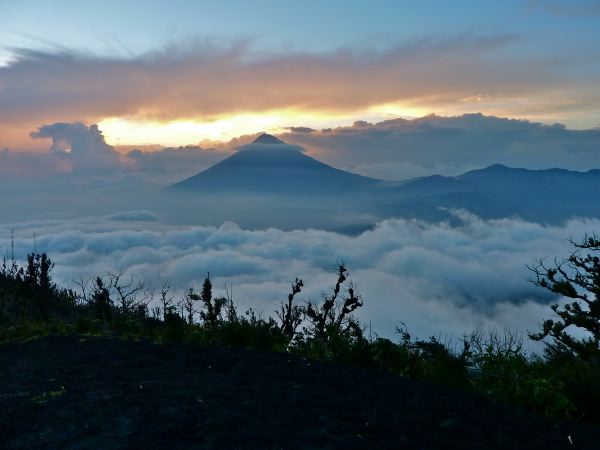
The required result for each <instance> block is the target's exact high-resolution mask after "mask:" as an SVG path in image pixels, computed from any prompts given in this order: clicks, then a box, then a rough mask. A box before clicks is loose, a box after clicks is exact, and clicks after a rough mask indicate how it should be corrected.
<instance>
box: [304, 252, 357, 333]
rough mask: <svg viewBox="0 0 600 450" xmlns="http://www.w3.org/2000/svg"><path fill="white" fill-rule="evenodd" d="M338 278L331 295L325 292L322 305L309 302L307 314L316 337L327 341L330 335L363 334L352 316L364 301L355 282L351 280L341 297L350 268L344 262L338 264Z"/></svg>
mask: <svg viewBox="0 0 600 450" xmlns="http://www.w3.org/2000/svg"><path fill="white" fill-rule="evenodd" d="M337 275H338V278H337V281H336V283H335V287H334V288H333V293H332V294H330V295H326V294H323V303H322V304H320V305H317V304H314V303H312V302H308V304H307V306H306V316H307V317H308V319H309V320H310V321H311V323H312V327H311V328H312V330H311V332H312V334H313V336H314V337H316V338H318V339H321V340H324V341H327V340H328V339H329V337H330V336H339V335H342V334H348V333H352V332H353V333H354V334H355V335H361V334H362V330H361V328H360V325H359V323H358V322H357V321H356V320H355V319H354V318H353V317H352V313H353V312H354V311H355V310H356V309H358V308H360V307H361V306H362V305H363V303H362V300H361V298H360V295H358V293H357V292H356V288H355V286H354V284H353V283H352V282H351V281H350V283H349V286H348V288H347V289H346V294H347V295H346V297H345V298H343V299H341V298H340V292H341V290H342V285H343V284H344V283H345V282H346V280H347V279H348V269H347V268H346V266H345V265H344V263H340V264H339V265H338V273H337Z"/></svg>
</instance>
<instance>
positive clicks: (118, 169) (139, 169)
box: [0, 122, 232, 190]
mask: <svg viewBox="0 0 600 450" xmlns="http://www.w3.org/2000/svg"><path fill="white" fill-rule="evenodd" d="M30 135H31V137H32V138H33V139H36V140H44V139H50V140H51V142H50V145H49V147H48V148H47V150H46V152H43V153H33V152H17V151H11V150H10V149H8V148H5V149H2V150H0V176H2V177H3V178H4V180H5V181H6V180H9V181H10V184H11V185H12V186H14V184H15V183H19V182H21V183H23V184H25V185H26V184H38V182H39V181H43V182H44V183H46V187H49V186H50V185H54V186H56V185H57V184H58V185H65V183H70V182H74V181H77V183H78V185H79V186H80V187H85V188H88V189H92V190H93V189H97V188H114V187H127V188H129V189H132V188H133V189H137V188H143V187H153V188H160V187H164V186H167V185H169V184H171V183H173V182H175V181H180V180H182V179H184V178H186V177H189V176H191V175H193V174H196V173H198V172H200V171H202V170H204V169H207V168H208V167H210V166H212V165H213V164H215V163H217V162H219V161H221V160H222V159H224V158H226V157H227V156H229V155H230V154H231V153H232V152H231V150H229V149H227V148H221V149H220V150H215V149H212V148H211V149H204V148H201V147H198V146H186V147H177V148H173V147H167V148H158V149H153V150H151V151H141V150H138V149H134V150H131V151H129V152H127V153H125V154H123V153H121V152H118V151H117V150H116V149H115V148H114V147H112V146H111V145H109V144H107V143H106V140H105V138H104V136H103V134H102V131H101V130H100V129H99V128H98V125H96V124H92V125H86V124H83V123H81V122H72V123H65V122H58V123H54V124H51V125H42V126H39V127H38V128H37V130H36V131H33V132H31V133H30ZM23 176H27V178H28V179H23ZM52 177H54V180H53V181H52V180H49V179H52ZM82 183H83V184H82ZM20 187H22V186H20Z"/></svg>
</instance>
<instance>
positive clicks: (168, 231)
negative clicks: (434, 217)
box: [0, 211, 600, 340]
mask: <svg viewBox="0 0 600 450" xmlns="http://www.w3.org/2000/svg"><path fill="white" fill-rule="evenodd" d="M454 214H455V215H456V216H457V217H458V218H459V219H460V224H459V225H458V226H450V225H449V224H446V223H437V224H431V223H426V222H422V221H418V220H403V219H393V220H386V221H383V222H381V223H378V224H377V225H376V226H375V228H373V229H372V230H369V231H366V232H364V233H362V234H360V235H356V236H349V235H344V234H339V233H334V232H328V231H322V230H316V229H307V230H295V231H281V230H278V229H273V228H271V229H263V230H245V229H241V228H240V227H239V226H237V225H236V224H234V223H232V222H226V223H224V224H223V225H222V226H220V227H211V226H177V225H168V224H164V223H163V222H161V220H160V218H159V217H157V216H155V215H154V214H153V213H151V212H148V211H127V212H122V213H119V214H114V215H111V216H105V217H103V218H101V219H98V218H87V219H86V218H83V219H79V220H64V221H62V220H56V221H37V222H24V223H19V224H13V225H3V226H2V228H0V251H2V252H3V253H4V254H5V255H9V254H10V246H11V229H14V235H15V238H14V249H15V250H14V251H15V255H16V257H17V258H19V259H22V258H23V257H24V256H25V255H26V254H27V253H28V252H31V251H33V250H34V249H35V250H37V251H38V252H47V253H48V254H49V255H50V256H51V258H52V260H53V261H54V262H55V263H56V267H55V269H54V277H55V279H56V281H57V282H58V283H59V284H61V285H63V286H69V287H71V286H74V281H76V280H81V279H82V278H83V279H86V278H89V277H92V276H95V275H106V273H107V272H113V273H114V272H122V271H125V272H126V273H127V274H133V275H135V276H136V277H138V278H140V279H141V280H143V281H144V283H145V284H146V285H147V286H148V287H153V288H157V289H158V288H160V286H161V285H162V283H163V282H165V281H169V282H170V283H171V286H172V288H173V292H174V293H175V294H176V295H177V296H180V295H181V294H183V293H184V292H185V291H186V290H187V289H189V288H190V287H196V288H198V287H200V286H201V282H202V280H203V278H204V277H205V276H206V274H207V272H210V276H211V279H212V280H213V283H214V287H215V291H216V294H217V295H218V294H224V293H225V288H226V287H228V288H231V287H232V288H233V297H234V299H235V300H236V302H238V305H239V307H240V310H242V311H245V310H246V309H247V308H248V307H250V306H252V307H253V308H254V309H255V310H259V311H263V312H264V314H265V315H269V314H272V313H273V311H274V309H275V308H276V306H277V305H278V303H279V302H280V301H282V300H283V299H285V298H286V297H287V293H288V291H289V287H290V282H291V281H292V280H293V279H294V278H295V277H300V278H302V279H303V280H304V284H305V288H304V290H303V292H302V294H301V295H299V301H305V300H308V299H312V300H318V299H319V298H320V296H321V295H322V292H324V291H325V292H326V291H328V290H329V289H330V288H331V286H332V285H333V283H334V281H335V270H336V264H337V263H338V262H339V261H343V262H344V263H345V264H347V266H348V268H349V270H350V275H351V278H352V279H353V281H354V283H355V284H356V285H357V286H358V290H359V291H360V293H361V294H362V296H363V299H364V307H363V308H362V309H361V310H359V311H360V313H359V317H360V318H361V319H362V320H363V321H364V323H365V324H370V325H371V330H372V331H373V332H376V333H378V334H379V335H381V336H386V337H390V338H396V335H395V328H396V326H398V325H399V324H400V322H404V323H405V324H406V325H407V327H408V329H409V331H410V332H411V333H412V334H413V335H414V336H419V337H424V338H425V337H428V336H431V335H435V336H438V337H441V338H443V339H457V338H460V337H461V336H462V335H463V334H464V333H465V332H469V331H472V330H475V329H478V328H481V329H489V328H496V329H499V330H503V329H510V330H514V331H517V332H520V333H525V332H526V331H527V330H530V331H533V330H536V329H537V327H538V325H539V323H540V321H541V320H542V319H544V318H547V317H548V316H549V313H550V312H551V311H550V308H549V305H550V304H552V303H554V302H556V301H557V299H556V298H554V297H553V296H551V295H550V294H549V293H547V292H545V291H543V290H540V289H539V288H537V287H535V286H534V285H533V284H532V283H530V282H528V279H529V278H530V277H531V272H530V271H529V270H528V269H527V267H526V266H527V265H528V264H532V263H535V261H536V260H537V259H539V258H549V261H550V262H551V261H552V260H553V258H554V257H564V256H567V255H568V253H569V252H570V251H571V249H572V248H571V244H570V243H569V241H568V239H569V238H570V237H572V238H574V239H579V238H580V237H582V236H583V235H584V234H585V233H590V232H593V231H594V230H598V229H600V220H598V219H594V220H585V219H574V220H571V221H569V222H567V223H566V224H564V225H563V226H544V225H541V224H537V223H531V222H526V221H523V220H520V219H501V220H482V219H480V218H478V217H475V216H473V215H471V214H469V213H467V212H464V211H456V212H454ZM34 236H35V238H34ZM526 340H527V339H526Z"/></svg>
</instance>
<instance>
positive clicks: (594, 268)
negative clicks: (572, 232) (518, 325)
mask: <svg viewBox="0 0 600 450" xmlns="http://www.w3.org/2000/svg"><path fill="white" fill-rule="evenodd" d="M571 243H572V244H573V245H574V246H575V248H576V250H575V251H573V252H572V253H571V254H570V255H569V257H568V258H567V259H566V260H556V259H555V260H554V265H553V266H552V267H548V266H546V265H545V263H544V261H543V260H540V261H539V262H538V263H537V264H535V265H534V266H531V267H529V269H530V270H531V271H532V272H533V273H534V274H535V279H533V280H532V282H533V283H534V284H535V285H537V286H540V287H542V288H544V289H547V290H549V291H551V292H554V293H556V294H559V295H561V296H563V297H567V298H571V299H574V300H575V301H573V302H571V303H567V304H565V305H564V306H560V305H558V304H554V305H552V306H551V309H552V311H554V314H555V316H556V317H555V319H548V320H546V321H544V323H543V324H542V330H541V332H539V333H532V334H530V337H531V339H534V340H537V341H539V340H543V339H545V338H547V337H550V338H551V339H552V342H551V343H548V346H549V348H548V351H549V353H561V352H565V351H566V352H573V353H575V354H576V355H577V356H578V357H580V358H582V359H584V360H588V361H590V360H594V361H595V362H600V257H598V256H597V255H594V254H591V253H584V254H582V253H581V250H588V251H591V252H592V253H593V252H600V239H598V238H597V237H596V236H595V235H592V236H587V235H586V236H585V237H584V239H583V240H582V242H581V243H576V242H574V241H573V240H571ZM570 327H575V328H578V329H579V330H582V331H584V332H585V334H586V337H581V338H577V337H574V336H573V335H572V334H571V333H569V330H568V329H569V328H570Z"/></svg>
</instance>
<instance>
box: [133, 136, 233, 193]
mask: <svg viewBox="0 0 600 450" xmlns="http://www.w3.org/2000/svg"><path fill="white" fill-rule="evenodd" d="M232 153H233V152H232V151H231V150H228V149H220V150H215V149H212V148H208V149H205V148H202V147H198V146H195V145H193V146H192V145H191V146H186V147H167V148H162V149H160V150H155V151H140V150H132V151H130V152H128V153H127V154H126V155H125V158H126V161H128V162H131V163H132V166H131V169H132V170H133V171H135V172H137V173H139V174H143V175H144V176H145V177H146V179H148V181H149V182H151V183H152V184H154V185H156V186H159V187H163V186H168V185H169V184H171V183H173V182H175V181H180V180H183V179H185V178H187V177H190V176H192V175H195V174H196V173H198V172H201V171H202V170H205V169H208V168H209V167H210V166H212V165H214V164H216V163H218V162H219V161H221V160H223V159H225V158H226V157H228V156H230V155H231V154H232Z"/></svg>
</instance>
